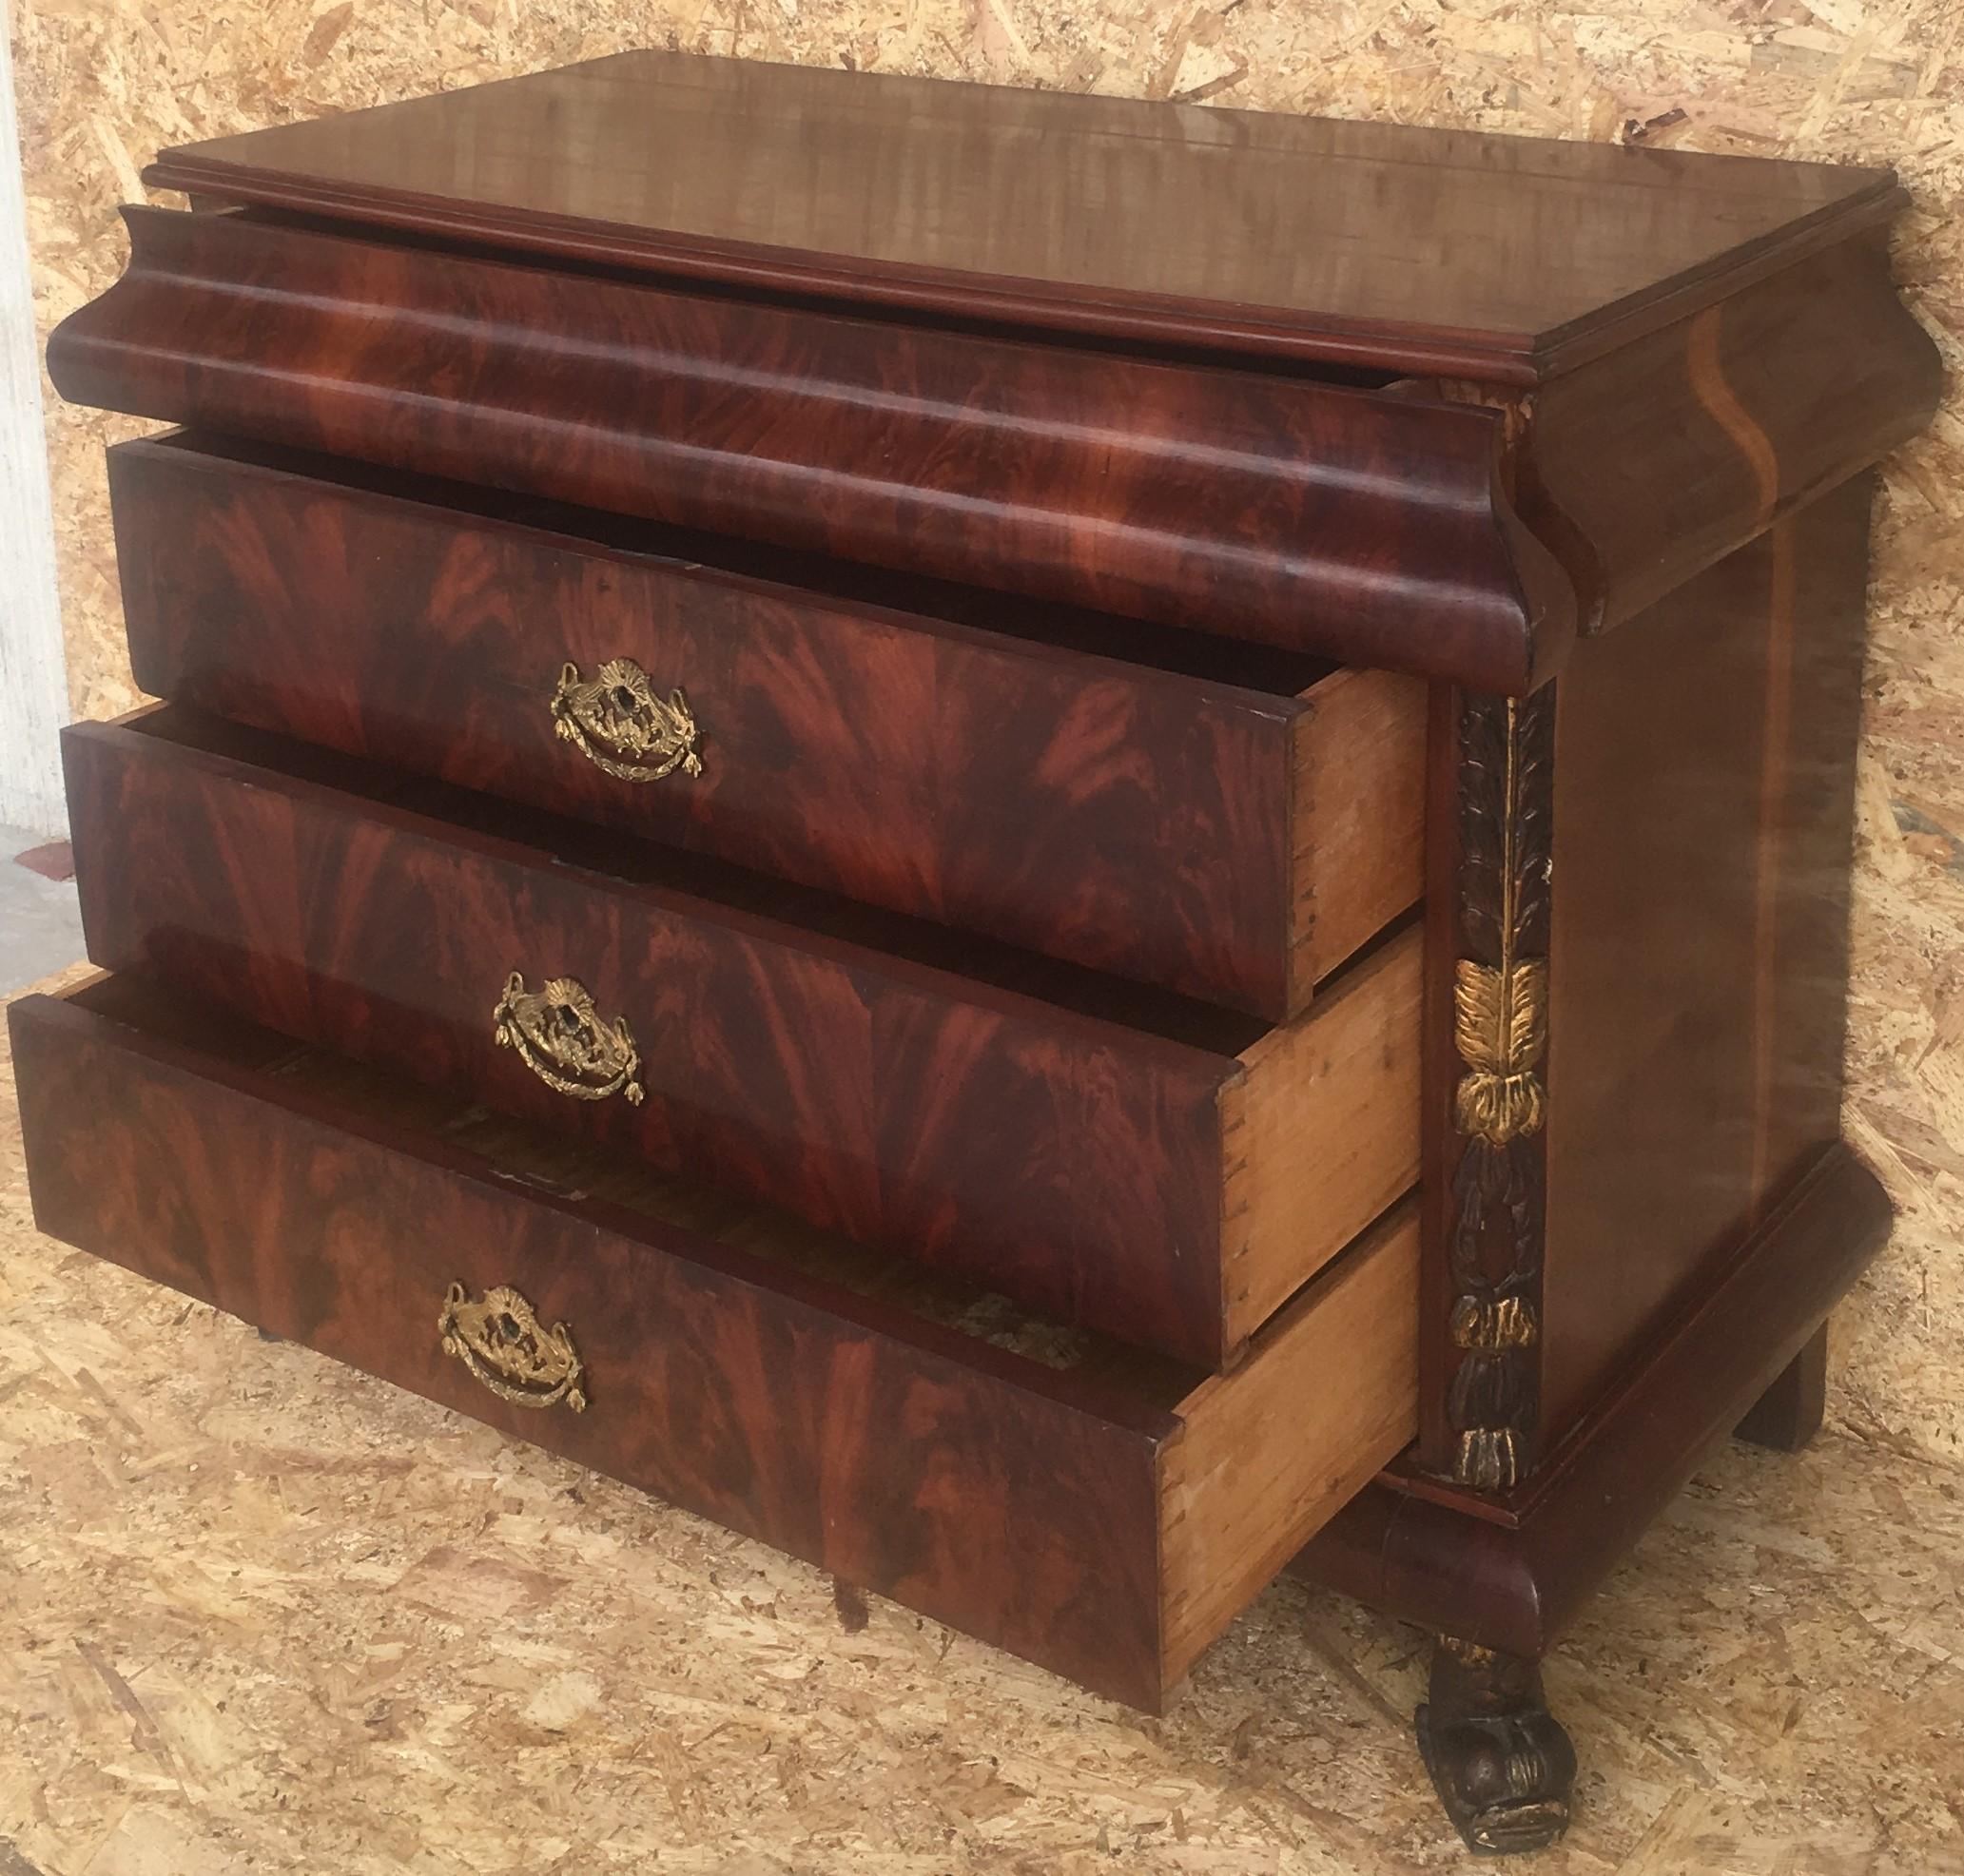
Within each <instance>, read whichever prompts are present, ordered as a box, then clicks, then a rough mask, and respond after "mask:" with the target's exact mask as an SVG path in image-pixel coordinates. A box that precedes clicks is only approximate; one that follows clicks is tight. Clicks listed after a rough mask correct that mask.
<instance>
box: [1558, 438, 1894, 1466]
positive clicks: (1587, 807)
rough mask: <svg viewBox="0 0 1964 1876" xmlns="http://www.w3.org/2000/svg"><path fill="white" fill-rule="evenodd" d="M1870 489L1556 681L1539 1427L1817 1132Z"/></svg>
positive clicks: (1625, 1356)
mask: <svg viewBox="0 0 1964 1876" xmlns="http://www.w3.org/2000/svg"><path fill="white" fill-rule="evenodd" d="M1871 493H1872V492H1871V488H1870V484H1869V481H1868V479H1867V478H1866V477H1862V478H1857V480H1855V481H1853V482H1849V483H1846V484H1844V485H1843V486H1842V487H1841V488H1840V489H1838V491H1836V492H1835V493H1833V494H1831V495H1828V496H1825V497H1823V498H1822V499H1821V500H1819V501H1818V502H1815V503H1814V504H1812V505H1811V506H1810V507H1808V508H1807V509H1806V510H1805V511H1803V512H1802V513H1799V514H1798V515H1795V516H1793V517H1792V518H1790V519H1787V520H1783V521H1780V522H1778V523H1776V524H1775V526H1774V527H1773V528H1771V529H1770V530H1768V531H1767V532H1765V533H1764V534H1762V535H1761V536H1760V538H1759V539H1758V540H1756V541H1755V542H1753V543H1752V545H1751V546H1749V547H1746V548H1744V549H1741V550H1740V551H1739V552H1737V553H1735V554H1733V555H1731V556H1729V557H1728V558H1727V559H1725V560H1724V561H1722V562H1721V563H1720V565H1719V566H1717V567H1715V568H1713V569H1712V570H1711V571H1709V572H1708V573H1706V574H1704V575H1702V576H1701V578H1699V579H1696V580H1693V581H1691V582H1690V583H1688V584H1687V585H1685V586H1684V587H1682V588H1681V589H1680V590H1678V591H1677V592H1676V593H1674V594H1672V595H1671V596H1670V597H1669V598H1668V599H1666V600H1664V601H1663V602H1662V603H1660V604H1659V605H1658V606H1657V607H1655V608H1653V609H1652V610H1651V611H1650V612H1649V613H1647V614H1645V615H1644V616H1643V618H1642V619H1640V620H1636V621H1633V622H1632V623H1631V625H1630V627H1629V628H1628V629H1627V630H1625V631H1622V632H1615V633H1612V634H1610V635H1609V636H1608V637H1606V638H1604V639H1600V640H1592V641H1590V642H1589V643H1588V645H1587V647H1586V655H1584V656H1580V657H1578V658H1576V659H1575V660H1574V661H1573V663H1572V664H1571V665H1570V667H1569V669H1568V672H1567V674H1566V675H1565V677H1564V678H1563V680H1562V683H1561V685H1560V686H1559V687H1558V689H1559V699H1558V707H1557V713H1556V746H1555V764H1554V771H1555V791H1556V800H1555V852H1554V862H1555V863H1554V879H1555V881H1556V885H1555V888H1554V895H1553V898H1554V933H1553V945H1552V952H1551V958H1550V983H1549V997H1550V1006H1551V1007H1550V1012H1549V1023H1548V1035H1549V1040H1548V1050H1549V1055H1548V1123H1547V1155H1548V1189H1547V1213H1546V1231H1547V1273H1546V1308H1547V1335H1546V1343H1545V1344H1544V1348H1543V1372H1544V1401H1543V1412H1544V1418H1545V1422H1546V1426H1547V1429H1548V1433H1549V1437H1550V1438H1554V1437H1556V1436H1558V1435H1559V1433H1560V1430H1561V1429H1562V1428H1563V1427H1564V1426H1565V1424H1566V1423H1567V1422H1570V1421H1571V1420H1572V1419H1574V1418H1575V1417H1576V1416H1577V1415H1578V1414H1580V1413H1582V1412H1584V1411H1585V1409H1586V1407H1587V1406H1588V1404H1589V1403H1590V1402H1592V1401H1594V1400H1595V1399H1596V1398H1597V1397H1598V1396H1599V1394H1600V1393H1601V1391H1602V1390H1603V1389H1604V1387H1606V1386H1608V1385H1609V1384H1610V1383H1612V1382H1614V1380H1615V1379H1616V1378H1617V1376H1618V1375H1619V1373H1620V1372H1621V1371H1622V1370H1623V1369H1624V1367H1625V1366H1627V1365H1628V1364H1629V1363H1631V1362H1633V1361H1635V1360H1637V1359H1639V1358H1640V1356H1641V1355H1642V1353H1643V1348H1644V1346H1645V1344H1646V1343H1647V1341H1648V1340H1649V1338H1650V1337H1651V1336H1653V1335H1654V1334H1655V1333H1656V1332H1657V1330H1658V1328H1659V1326H1660V1325H1662V1324H1663V1322H1665V1321H1666V1320H1668V1319H1669V1317H1670V1316H1671V1315H1672V1314H1673V1313H1674V1312H1675V1310H1676V1309H1677V1308H1678V1307H1679V1306H1680V1299H1681V1298H1682V1296H1683V1294H1684V1293H1685V1291H1686V1289H1687V1287H1688V1286H1696V1285H1697V1284H1698V1283H1699V1282H1700V1281H1701V1280H1702V1279H1703V1278H1704V1277H1705V1275H1706V1274H1707V1273H1708V1272H1709V1271H1710V1269H1711V1268H1712V1267H1714V1265H1715V1263H1717V1262H1720V1261H1722V1260H1724V1259H1726V1258H1729V1257H1731V1256H1733V1255H1735V1254H1736V1253H1737V1247H1738V1246H1739V1245H1740V1242H1741V1241H1742V1240H1743V1238H1744V1237H1745V1235H1746V1234H1747V1232H1748V1231H1749V1230H1750V1229H1751V1228H1752V1226H1753V1225H1754V1224H1755V1223H1756V1222H1757V1219H1758V1217H1759V1215H1760V1212H1761V1210H1762V1209H1763V1208H1764V1207H1765V1205H1766V1204H1767V1203H1769V1202H1770V1201H1771V1199H1772V1198H1773V1197H1774V1196H1775V1194H1777V1193H1778V1192H1779V1190H1781V1189H1783V1188H1784V1187H1785V1186H1786V1184H1787V1183H1788V1182H1789V1181H1790V1180H1791V1179H1792V1177H1793V1175H1794V1171H1795V1169H1796V1167H1797V1166H1799V1165H1800V1164H1801V1163H1802V1162H1803V1161H1805V1160H1806V1159H1808V1158H1809V1157H1811V1156H1812V1155H1813V1154H1815V1153H1817V1152H1818V1151H1819V1149H1820V1148H1821V1147H1822V1146H1823V1145H1825V1144H1826V1143H1827V1142H1829V1141H1831V1140H1833V1139H1835V1138H1836V1137H1837V1135H1838V1132H1839V1129H1840V1112H1841V1056H1842V1043H1843V1035H1844V1030H1845V1011H1846V989H1845V986H1846V982H1847V972H1848V916H1849V899H1848V893H1849V867H1850V863H1851V860H1852V854H1853V842H1854V811H1855V757H1856V736H1857V727H1858V723H1859V717H1860V710H1861V662H1862V622H1863V613H1864V607H1865V599H1866V590H1867V583H1868V527H1869V519H1868V518H1869V506H1870V498H1871Z"/></svg>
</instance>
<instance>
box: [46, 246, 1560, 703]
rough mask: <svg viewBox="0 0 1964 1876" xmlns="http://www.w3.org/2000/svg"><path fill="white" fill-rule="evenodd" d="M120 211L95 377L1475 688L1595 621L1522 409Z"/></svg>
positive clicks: (524, 482) (584, 491)
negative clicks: (1533, 491)
mask: <svg viewBox="0 0 1964 1876" xmlns="http://www.w3.org/2000/svg"><path fill="white" fill-rule="evenodd" d="M126 220H127V222H128V223H129V229H130V239H131V243H132V258H131V263H130V268H129V271H128V273H127V274H126V275H125V277H124V278H123V280H121V281H119V282H118V283H117V285H115V286H114V287H112V288H111V289H110V290H109V292H108V293H107V294H105V295H104V296H103V297H102V298H101V299H100V300H96V301H94V302H93V303H92V304H91V305H89V306H87V307H85V308H84V309H83V310H82V311H81V312H79V313H77V314H75V315H74V316H73V317H71V318H70V319H68V320H67V321H66V322H65V323H64V324H63V325H62V326H61V328H60V329H59V330H58V331H57V332H56V333H55V334H54V336H53V338H51V339H50V340H49V351H48V364H49V372H50V374H51V375H52V376H53V378H54V381H55V383H56V385H57V386H58V387H59V388H60V390H61V392H62V394H63V395H64V396H68V397H71V398H73V399H75V400H76V401H78V402H81V403H88V404H97V405H102V406H106V407H107V408H109V409H114V410H122V411H127V412H129V413H131V414H133V415H136V416H156V417H164V418H166V419H168V420H170V421H173V422H179V423H187V424H191V425H194V426H196V427H198V428H201V429H208V430H213V431H218V432H223V433H225V434H229V435H243V436H251V437H255V438H258V439H260V440H262V441H265V442H272V443H278V444H282V445H283V446H286V447H291V448H296V449H307V450H318V451H322V452H325V453H326V454H334V455H345V456H352V457H356V458H359V459H360V460H362V461H366V462H373V463H380V464H385V465H388V466H391V467H394V468H399V469H406V470H414V471H416V472H418V473H419V474H431V475H443V476H449V477H453V478H455V479H457V480H459V481H466V482H478V483H482V484H485V485H487V486H490V487H495V488H502V489H511V490H516V491H520V492H522V493H530V494H538V495H547V496H551V497H553V498H554V499H556V500H560V501H567V502H573V503H576V504H578V505H579V506H581V507H586V508H595V509H603V510H609V511H612V512H613V513H623V514H639V515H644V516H649V517H651V518H654V519H658V520H663V521H669V522H672V523H675V524H676V525H679V526H682V527H688V528H700V529H705V530H709V531H711V532H720V533H729V534H739V535H744V536H747V537H749V538H750V539H754V540H761V541H770V542H774V543H776V544H777V545H779V546H781V547H788V548H797V549H801V550H807V551H814V552H822V553H828V554H831V555H834V556H836V557H837V558H840V559H844V560H859V561H865V562H867V563H869V564H871V565H874V566H880V567H891V568H896V569H899V570H901V571H909V572H918V573H926V574H932V575H934V576H936V577H938V578H942V579H951V580H959V581H962V582H964V583H967V584H970V585H975V586H982V587H991V588H995V589H997V590H1003V591H1011V592H1021V593H1027V594H1029V595H1031V596H1033V597H1036V598H1040V599H1048V600H1056V601H1059V602H1061V603H1064V604H1067V605H1073V606H1082V607H1087V608H1091V609H1097V610H1099V611H1106V612H1119V613H1124V614H1127V615H1128V616H1131V617H1134V618H1139V619H1149V620H1153V621H1156V622H1157V623H1158V624H1161V625H1168V626H1182V627H1187V628H1190V629H1196V630H1200V631H1208V632H1215V633H1219V634H1222V635H1224V636H1227V637H1232V638H1247V639H1254V640H1257V641H1259V642H1262V643H1266V644H1271V645H1278V646H1285V647H1289V648H1293V649H1297V650H1305V651H1313V652H1316V653H1319V654H1321V655H1325V656H1328V657H1331V658H1333V659H1336V660H1338V661H1340V662H1342V663H1346V664H1354V665H1364V666H1369V667H1373V668H1379V667H1382V668H1388V669H1408V670H1416V671H1419V672H1421V673H1423V674H1425V675H1428V676H1449V677H1454V678H1457V679H1459V680H1460V681H1462V682H1465V683H1468V684H1474V685H1477V686H1479V687H1481V688H1484V689H1490V690H1509V691H1512V690H1521V689H1525V688H1526V687H1529V686H1530V685H1531V684H1532V683H1533V682H1534V681H1535V680H1536V679H1537V678H1538V677H1540V676H1541V675H1544V674H1546V671H1547V670H1549V669H1551V668H1552V666H1553V663H1554V662H1555V661H1558V660H1559V658H1560V656H1561V654H1562V651H1563V649H1564V648H1565V645H1566V643H1567V642H1568V641H1569V640H1570V639H1571V638H1572V636H1573V627H1574V598H1573V593H1572V590H1570V588H1569V587H1568V584H1567V582H1566V580H1565V577H1564V576H1563V575H1562V573H1561V571H1560V570H1559V569H1558V568H1557V566H1556V564H1555V562H1554V561H1553V559H1552V558H1551V557H1550V556H1549V555H1548V554H1547V552H1546V551H1545V550H1544V549H1542V548H1541V547H1540V546H1539V545H1538V543H1537V542H1536V541H1535V540H1534V539H1533V537H1532V536H1531V535H1529V534H1528V533H1527V532H1526V530H1525V529H1524V528H1523V527H1522V526H1521V525H1520V523H1519V522H1518V520H1517V519H1516V518H1515V517H1514V516H1513V514H1512V512H1511V509H1510V508H1509V506H1508V503H1507V498H1506V494H1505V492H1504V489H1503V487H1502V474H1501V451H1502V431H1501V422H1500V416H1499V413H1497V412H1495V411H1490V410H1485V409H1479V408H1474V407H1469V406H1462V405H1457V404H1451V403H1447V402H1442V401H1434V400H1429V399H1426V398H1421V397H1408V396H1384V395H1378V394H1375V393H1371V392H1365V391H1359V390H1354V389H1351V388H1350V387H1348V386H1339V385H1332V384H1329V383H1324V382H1317V381H1314V380H1313V379H1312V378H1310V377H1307V376H1306V375H1304V374H1302V373H1300V372H1256V371H1234V370H1223V369H1219V368H1215V367H1211V366H1197V365H1191V364H1185V363H1174V362H1168V361H1158V360H1150V359H1143V358H1126V357H1119V356H1115V355H1112V354H1108V353H1099V352H1095V351H1089V350H1085V349H1083V348H1080V347H1077V346H1070V345H1057V344H1039V343H1034V342H1031V341H1028V340H1023V339H1013V338H1001V337H997V336H994V335H990V334H981V333H968V332H958V331H945V330H940V329H936V328H931V327H923V326H908V325H903V324H898V323H889V322H885V321H880V320H872V319H845V318H840V317H837V316H834V315H831V314H823V313H818V312H814V311H811V310H810V309H808V308H804V307H798V306H787V305H780V304H775V303H770V302H766V301H750V300H742V299H738V298H732V297H714V298H708V297H700V296H695V295H690V294H687V293H679V292H674V291H671V290H667V289H657V288H653V287H648V286H641V285H634V284H629V283H626V282H623V281H618V280H606V279H601V278H595V277H592V276H587V275H574V274H560V273H554V272H552V271H550V270H547V269H544V268H537V267H522V266H512V265H506V264H502V263H499V262H496V261H484V260H479V259H476V258H475V257H471V256H466V255H458V254H446V253H436V252H431V251H427V250H419V249H417V248H413V247H405V246H399V245H395V244H393V243H390V242H381V241H352V240H346V239H342V238H340V237H339V236H329V235H326V234H322V233H321V232H319V231H316V230H308V229H299V228H293V227H286V226H282V225H279V224H277V223H274V222H266V221H263V220H253V219H248V218H244V217H241V216H238V215H185V214H173V213H170V212H167V211H165V210H159V209H144V208H132V209H128V210H126Z"/></svg>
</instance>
